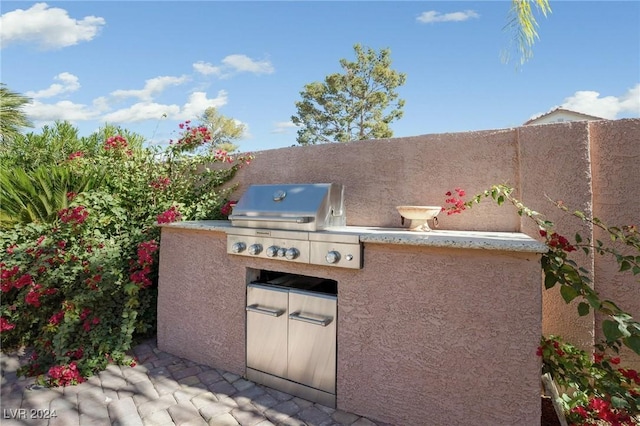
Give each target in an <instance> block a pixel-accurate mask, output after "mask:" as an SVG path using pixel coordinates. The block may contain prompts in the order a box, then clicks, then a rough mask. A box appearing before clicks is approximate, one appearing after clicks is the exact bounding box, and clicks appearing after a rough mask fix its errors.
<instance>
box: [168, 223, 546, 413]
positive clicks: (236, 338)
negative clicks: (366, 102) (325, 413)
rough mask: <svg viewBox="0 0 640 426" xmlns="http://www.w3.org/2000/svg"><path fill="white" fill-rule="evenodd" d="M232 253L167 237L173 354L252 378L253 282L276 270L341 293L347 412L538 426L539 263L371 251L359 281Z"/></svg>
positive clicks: (208, 240)
mask: <svg viewBox="0 0 640 426" xmlns="http://www.w3.org/2000/svg"><path fill="white" fill-rule="evenodd" d="M224 250H226V236H225V234H224V233H221V232H211V231H186V230H184V229H172V228H163V231H162V248H161V258H160V277H161V284H160V289H159V291H160V293H159V298H158V301H159V306H158V310H159V319H158V345H159V347H160V348H161V349H162V350H165V351H168V352H171V353H174V354H176V355H179V356H183V357H186V358H189V359H192V360H194V361H198V362H202V363H205V364H208V365H212V366H215V367H218V368H223V369H226V370H229V371H232V372H234V373H237V374H241V375H242V374H244V373H245V320H244V314H245V312H244V306H245V291H246V276H247V271H251V270H258V269H273V268H274V266H275V267H276V268H277V270H279V271H284V272H291V273H296V274H303V275H309V276H318V277H324V278H331V279H334V280H336V281H338V322H339V327H338V337H337V338H338V346H337V347H338V356H337V406H338V408H340V409H342V410H345V411H349V412H355V413H358V414H361V415H366V416H369V417H371V418H374V419H377V420H380V421H383V422H388V423H391V424H395V425H410V424H411V425H418V424H424V421H425V415H427V414H428V417H429V424H430V425H456V424H459V425H468V424H487V425H489V424H491V425H514V424H523V425H524V424H536V422H539V419H540V407H539V401H540V393H539V392H540V383H539V382H540V373H539V372H540V363H539V359H538V358H537V357H536V356H535V351H536V347H537V345H538V337H539V336H540V333H541V325H540V318H541V308H540V307H541V294H540V290H539V273H538V272H539V266H538V265H539V262H538V259H539V256H538V255H536V254H531V253H521V254H517V253H507V252H496V251H485V250H460V249H433V248H420V247H408V246H397V245H396V246H391V245H387V244H367V245H366V247H365V251H366V265H365V268H363V269H362V270H350V269H340V268H326V267H322V266H313V265H300V264H290V263H286V262H278V264H277V265H274V264H273V261H269V260H263V259H253V258H246V257H237V256H227V255H226V253H225V252H224ZM248 273H249V274H251V272H248ZM496 283H500V289H499V290H497V289H496ZM514 300H518V301H521V302H519V303H518V308H517V309H514V308H513V301H514Z"/></svg>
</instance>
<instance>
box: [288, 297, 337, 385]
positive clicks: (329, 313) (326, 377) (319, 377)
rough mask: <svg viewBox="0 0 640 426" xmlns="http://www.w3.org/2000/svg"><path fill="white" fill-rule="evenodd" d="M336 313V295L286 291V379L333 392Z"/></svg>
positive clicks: (334, 381)
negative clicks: (287, 307) (287, 345)
mask: <svg viewBox="0 0 640 426" xmlns="http://www.w3.org/2000/svg"><path fill="white" fill-rule="evenodd" d="M336 315H337V298H336V296H331V295H324V294H318V293H309V292H305V291H300V290H290V291H289V353H288V359H289V370H288V374H287V378H288V379H289V380H293V381H295V382H298V383H301V384H304V385H307V386H311V387H313V388H316V389H320V390H323V391H326V392H330V393H335V389H336Z"/></svg>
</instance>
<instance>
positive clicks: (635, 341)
mask: <svg viewBox="0 0 640 426" xmlns="http://www.w3.org/2000/svg"><path fill="white" fill-rule="evenodd" d="M622 343H624V345H625V346H626V347H628V348H629V349H631V350H632V351H634V352H635V353H636V354H638V355H640V336H638V335H637V334H636V335H632V336H629V337H625V338H624V339H622Z"/></svg>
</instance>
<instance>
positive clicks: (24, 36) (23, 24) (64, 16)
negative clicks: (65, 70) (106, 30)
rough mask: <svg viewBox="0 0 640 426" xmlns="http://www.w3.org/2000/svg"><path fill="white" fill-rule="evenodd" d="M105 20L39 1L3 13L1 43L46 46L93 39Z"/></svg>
mask: <svg viewBox="0 0 640 426" xmlns="http://www.w3.org/2000/svg"><path fill="white" fill-rule="evenodd" d="M105 23H106V22H105V20H104V18H100V17H96V16H85V17H84V18H82V19H80V20H78V19H74V18H71V17H70V16H69V14H68V12H67V11H66V10H64V9H60V8H57V7H51V8H50V7H49V5H47V4H46V3H36V4H34V5H33V6H31V8H29V9H27V10H24V9H16V10H13V11H11V12H7V13H5V14H3V15H2V16H0V35H1V36H0V46H1V47H2V48H4V47H6V46H8V45H10V44H14V43H34V44H36V45H38V46H39V47H40V48H41V49H44V50H52V49H60V48H63V47H67V46H73V45H75V44H78V43H80V42H82V41H90V40H92V39H93V38H94V37H96V36H97V35H98V33H99V32H100V29H101V28H102V26H103V25H104V24H105Z"/></svg>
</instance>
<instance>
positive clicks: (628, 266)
mask: <svg viewBox="0 0 640 426" xmlns="http://www.w3.org/2000/svg"><path fill="white" fill-rule="evenodd" d="M629 269H631V264H630V263H629V262H627V261H626V260H623V261H622V262H620V270H619V272H624V271H627V270H629Z"/></svg>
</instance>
